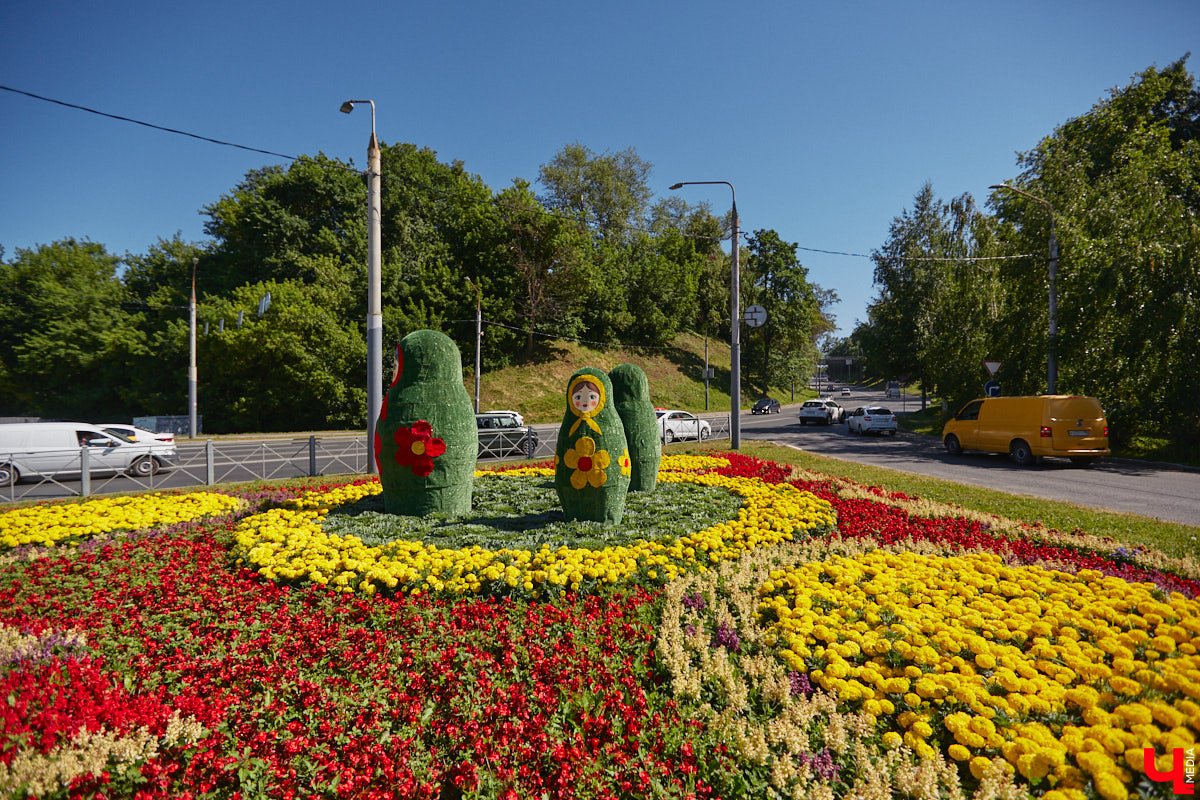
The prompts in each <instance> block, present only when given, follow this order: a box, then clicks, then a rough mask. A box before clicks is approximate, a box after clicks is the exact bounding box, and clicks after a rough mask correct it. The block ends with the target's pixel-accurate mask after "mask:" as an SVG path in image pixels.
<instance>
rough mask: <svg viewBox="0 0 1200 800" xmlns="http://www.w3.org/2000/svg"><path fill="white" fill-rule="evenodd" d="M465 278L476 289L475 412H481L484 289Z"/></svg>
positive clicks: (468, 284)
mask: <svg viewBox="0 0 1200 800" xmlns="http://www.w3.org/2000/svg"><path fill="white" fill-rule="evenodd" d="M463 280H465V281H466V282H467V286H470V287H471V288H472V289H474V290H475V413H476V414H478V413H479V370H480V367H481V366H482V364H481V361H482V359H481V358H480V349H481V348H482V346H483V291H482V290H481V289H480V288H479V285H478V284H476V283H473V282H472V281H471V279H470V278H468V277H466V276H464V277H463Z"/></svg>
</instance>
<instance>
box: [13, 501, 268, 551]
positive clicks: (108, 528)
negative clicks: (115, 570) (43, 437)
mask: <svg viewBox="0 0 1200 800" xmlns="http://www.w3.org/2000/svg"><path fill="white" fill-rule="evenodd" d="M245 504H246V503H245V501H244V500H239V499H238V498H236V497H230V496H229V495H225V494H218V493H216V492H190V493H188V494H169V495H164V494H158V493H155V494H146V495H130V496H128V497H102V498H97V499H95V500H87V501H85V502H82V503H57V504H53V505H34V506H22V507H20V508H14V509H11V510H9V511H4V512H0V545H3V546H4V547H17V546H19V545H24V544H36V545H45V546H52V545H54V544H56V543H57V542H60V541H63V540H69V543H70V544H76V543H78V540H80V539H83V538H86V537H88V536H95V535H97V534H102V533H111V532H113V531H119V530H131V531H132V530H141V529H143V528H156V527H161V526H164V525H174V524H178V523H181V522H190V521H191V520H194V519H199V518H200V517H207V516H214V515H217V514H228V513H230V512H232V511H235V510H237V509H239V508H241V507H242V506H244V505H245Z"/></svg>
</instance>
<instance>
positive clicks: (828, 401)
mask: <svg viewBox="0 0 1200 800" xmlns="http://www.w3.org/2000/svg"><path fill="white" fill-rule="evenodd" d="M845 419H846V409H844V408H842V407H841V406H840V405H838V404H837V402H835V401H834V399H833V398H832V397H825V398H822V399H820V400H805V401H804V405H802V406H800V424H801V425H807V424H808V423H810V422H812V423H816V424H820V425H832V424H833V423H835V422H842V421H843V420H845Z"/></svg>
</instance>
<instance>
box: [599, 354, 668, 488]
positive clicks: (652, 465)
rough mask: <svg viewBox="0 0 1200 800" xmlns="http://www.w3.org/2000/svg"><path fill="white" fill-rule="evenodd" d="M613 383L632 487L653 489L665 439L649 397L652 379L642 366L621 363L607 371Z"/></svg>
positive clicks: (614, 400)
mask: <svg viewBox="0 0 1200 800" xmlns="http://www.w3.org/2000/svg"><path fill="white" fill-rule="evenodd" d="M608 377H609V379H610V380H611V381H612V387H613V405H614V406H616V408H617V414H618V415H619V416H620V417H621V426H622V427H623V428H624V429H625V442H626V445H627V446H628V447H629V460H630V464H631V466H632V474H631V475H630V476H629V491H631V492H653V491H654V489H655V487H656V486H657V485H658V462H659V461H660V460H661V459H662V441H661V440H660V439H659V436H658V433H659V430H658V417H657V416H656V415H655V413H654V403H653V402H651V400H650V381H649V380H648V379H647V378H646V373H645V372H643V371H642V368H641V367H638V366H636V365H634V364H618V365H617V366H616V367H614V368H613V371H612V372H610V373H608Z"/></svg>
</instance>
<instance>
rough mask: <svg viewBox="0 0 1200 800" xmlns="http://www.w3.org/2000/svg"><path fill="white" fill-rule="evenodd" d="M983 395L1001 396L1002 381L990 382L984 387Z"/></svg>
mask: <svg viewBox="0 0 1200 800" xmlns="http://www.w3.org/2000/svg"><path fill="white" fill-rule="evenodd" d="M983 394H984V395H985V396H986V397H999V396H1000V381H988V382H987V383H985V384H984V385H983Z"/></svg>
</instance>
